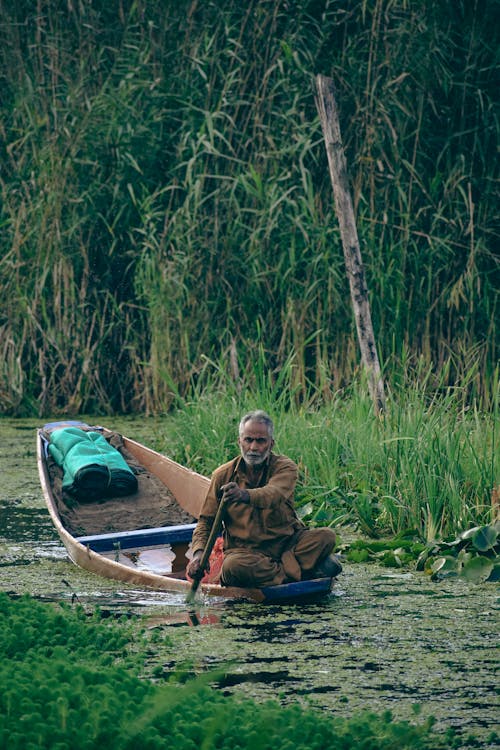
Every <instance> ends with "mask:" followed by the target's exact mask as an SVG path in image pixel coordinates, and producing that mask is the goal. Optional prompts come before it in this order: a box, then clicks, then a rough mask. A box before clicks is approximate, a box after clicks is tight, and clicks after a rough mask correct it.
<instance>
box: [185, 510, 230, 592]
mask: <svg viewBox="0 0 500 750" xmlns="http://www.w3.org/2000/svg"><path fill="white" fill-rule="evenodd" d="M225 504H226V503H225V500H224V498H223V497H222V498H221V500H220V502H219V507H218V508H217V513H216V514H215V518H214V522H213V524H212V528H211V529H210V534H209V536H208V539H207V543H206V544H205V549H204V550H203V554H202V556H201V558H200V567H199V569H198V573H197V574H196V575H195V576H194V577H193V583H192V584H191V588H190V589H189V592H188V595H187V596H186V602H187V603H188V604H191V602H192V601H193V599H194V597H195V595H196V592H197V591H198V587H199V585H200V583H201V579H202V578H203V575H204V573H205V568H206V566H207V563H208V560H209V557H210V555H211V552H212V550H213V547H214V544H215V540H216V539H217V537H218V536H219V532H220V530H221V527H222V518H223V516H224V509H225Z"/></svg>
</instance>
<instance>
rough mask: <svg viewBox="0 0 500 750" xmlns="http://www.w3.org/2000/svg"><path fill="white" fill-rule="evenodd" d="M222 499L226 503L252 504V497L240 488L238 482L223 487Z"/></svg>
mask: <svg viewBox="0 0 500 750" xmlns="http://www.w3.org/2000/svg"><path fill="white" fill-rule="evenodd" d="M221 490H222V493H223V494H222V499H223V501H224V502H229V503H248V502H250V495H249V494H248V492H247V490H242V489H241V487H238V485H237V484H236V482H228V484H224V485H223V486H222V487H221Z"/></svg>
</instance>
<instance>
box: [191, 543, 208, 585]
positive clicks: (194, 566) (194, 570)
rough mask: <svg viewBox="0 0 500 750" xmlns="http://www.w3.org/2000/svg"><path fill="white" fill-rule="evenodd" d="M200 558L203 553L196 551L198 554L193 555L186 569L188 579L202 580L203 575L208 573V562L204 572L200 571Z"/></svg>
mask: <svg viewBox="0 0 500 750" xmlns="http://www.w3.org/2000/svg"><path fill="white" fill-rule="evenodd" d="M202 557H203V552H202V551H201V550H198V552H195V553H194V555H193V557H192V559H191V561H190V562H189V564H188V566H187V568H186V573H187V574H188V576H189V577H190V578H202V577H203V575H204V574H205V573H210V563H209V562H208V560H207V564H206V565H205V570H200V563H201V558H202Z"/></svg>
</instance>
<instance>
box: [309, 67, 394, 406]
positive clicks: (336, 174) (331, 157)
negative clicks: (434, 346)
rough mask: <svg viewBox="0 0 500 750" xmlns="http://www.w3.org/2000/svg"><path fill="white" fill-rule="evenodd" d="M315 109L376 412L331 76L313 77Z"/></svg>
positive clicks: (376, 385) (380, 395)
mask: <svg viewBox="0 0 500 750" xmlns="http://www.w3.org/2000/svg"><path fill="white" fill-rule="evenodd" d="M315 99H316V108H317V110H318V113H319V117H320V120H321V126H322V129H323V136H324V139H325V147H326V153H327V156H328V166H329V169H330V177H331V180H332V187H333V195H334V198H335V208H336V212H337V218H338V221H339V226H340V236H341V238H342V247H343V250H344V259H345V264H346V270H347V277H348V279H349V287H350V290H351V300H352V306H353V308H354V317H355V320H356V329H357V333H358V341H359V347H360V349H361V361H362V363H363V365H364V367H365V369H366V371H367V373H368V387H369V389H370V395H371V397H372V400H373V404H374V407H375V412H376V413H377V414H380V413H381V412H383V411H384V410H385V395H384V384H383V380H382V375H381V372H380V363H379V359H378V354H377V347H376V345H375V336H374V334H373V325H372V319H371V313H370V303H369V301H368V287H367V285H366V279H365V271H364V266H363V261H362V259H361V251H360V249H359V240H358V232H357V229H356V221H355V219H354V209H353V206H352V200H351V194H350V192H349V184H348V179H347V168H346V159H345V155H344V149H343V146H342V139H341V135H340V125H339V117H338V109H337V103H336V101H335V87H334V83H333V81H332V79H331V78H327V77H326V76H322V75H318V76H316V97H315Z"/></svg>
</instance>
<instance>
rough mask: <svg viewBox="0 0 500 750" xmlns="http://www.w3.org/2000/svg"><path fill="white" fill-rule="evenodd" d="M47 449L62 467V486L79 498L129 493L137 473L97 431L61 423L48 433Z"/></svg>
mask: <svg viewBox="0 0 500 750" xmlns="http://www.w3.org/2000/svg"><path fill="white" fill-rule="evenodd" d="M49 451H50V454H51V455H52V457H53V458H54V460H55V462H56V463H57V464H58V465H59V466H61V468H62V470H63V483H62V486H63V490H66V491H67V492H69V493H70V494H72V495H74V496H76V497H77V498H78V499H79V500H95V499H97V498H100V497H106V496H108V497H110V496H117V495H130V494H132V493H133V492H136V491H137V477H136V476H135V474H134V473H133V471H132V470H131V469H130V467H129V466H128V464H127V462H126V461H125V459H124V458H123V456H122V455H121V453H120V452H119V451H117V450H116V448H113V446H112V445H110V444H109V443H108V442H107V440H106V439H105V437H104V436H103V435H102V434H101V433H100V432H93V431H89V432H87V431H84V430H80V429H79V428H78V427H64V428H61V429H60V430H54V431H53V432H52V433H51V435H50V444H49Z"/></svg>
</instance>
